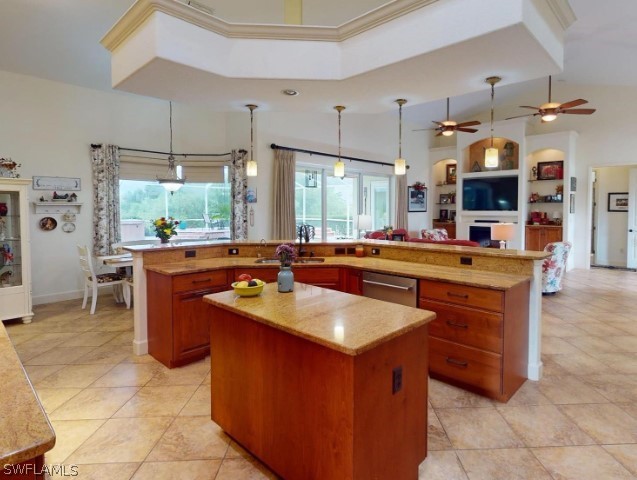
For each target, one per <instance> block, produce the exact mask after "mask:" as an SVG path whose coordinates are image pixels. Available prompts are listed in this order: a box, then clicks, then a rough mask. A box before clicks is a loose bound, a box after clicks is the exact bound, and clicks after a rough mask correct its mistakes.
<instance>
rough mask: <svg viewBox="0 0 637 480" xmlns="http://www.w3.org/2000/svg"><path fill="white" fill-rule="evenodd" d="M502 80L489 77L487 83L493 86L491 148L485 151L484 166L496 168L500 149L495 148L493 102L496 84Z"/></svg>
mask: <svg viewBox="0 0 637 480" xmlns="http://www.w3.org/2000/svg"><path fill="white" fill-rule="evenodd" d="M500 80H502V79H501V78H500V77H489V78H487V80H486V82H487V83H488V84H489V85H491V146H490V147H489V148H487V149H486V150H485V151H484V166H485V167H486V168H496V167H497V166H498V149H497V148H495V147H494V146H493V101H494V98H495V84H496V83H498V82H499V81H500Z"/></svg>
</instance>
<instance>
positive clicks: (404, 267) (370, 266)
mask: <svg viewBox="0 0 637 480" xmlns="http://www.w3.org/2000/svg"><path fill="white" fill-rule="evenodd" d="M256 260H257V259H256V258H255V257H234V258H228V257H221V258H208V259H201V260H189V261H184V262H177V263H168V264H159V265H148V266H146V267H145V268H146V269H147V270H150V271H152V272H157V273H161V274H163V275H183V274H187V273H197V272H205V271H207V270H215V269H222V268H235V267H242V268H250V269H254V270H255V272H256V271H258V269H260V268H279V265H278V264H260V263H255V261H256ZM325 267H349V268H356V269H359V270H367V271H370V272H379V273H389V274H394V275H400V276H403V277H410V278H417V279H428V280H439V281H447V282H454V283H457V284H461V285H468V286H477V287H483V288H491V289H495V290H507V289H509V288H511V287H514V286H515V285H517V284H519V283H521V282H526V281H528V280H529V278H530V277H527V276H524V275H514V274H509V273H494V272H488V271H484V270H470V269H465V268H459V267H445V266H440V265H428V264H423V263H411V262H404V261H400V260H386V259H383V258H373V257H362V258H359V257H351V256H341V257H325V262H324V263H311V264H307V263H306V264H294V266H293V269H296V268H325Z"/></svg>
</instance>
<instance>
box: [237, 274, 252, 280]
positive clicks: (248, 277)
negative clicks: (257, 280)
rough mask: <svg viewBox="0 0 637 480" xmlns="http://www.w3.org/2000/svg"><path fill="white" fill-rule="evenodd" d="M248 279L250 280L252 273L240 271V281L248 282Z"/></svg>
mask: <svg viewBox="0 0 637 480" xmlns="http://www.w3.org/2000/svg"><path fill="white" fill-rule="evenodd" d="M250 280H252V275H250V274H248V273H242V274H241V275H239V281H240V282H249V281H250Z"/></svg>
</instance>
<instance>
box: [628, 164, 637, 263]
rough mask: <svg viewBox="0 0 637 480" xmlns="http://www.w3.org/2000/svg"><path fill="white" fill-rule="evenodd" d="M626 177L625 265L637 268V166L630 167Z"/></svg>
mask: <svg viewBox="0 0 637 480" xmlns="http://www.w3.org/2000/svg"><path fill="white" fill-rule="evenodd" d="M628 179H629V180H628V232H627V238H628V239H627V243H626V266H627V267H628V268H637V168H631V169H630V174H629V177H628Z"/></svg>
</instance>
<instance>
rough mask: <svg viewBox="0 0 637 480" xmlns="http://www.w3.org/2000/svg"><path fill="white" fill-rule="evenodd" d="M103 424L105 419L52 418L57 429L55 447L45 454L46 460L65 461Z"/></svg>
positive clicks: (54, 427) (52, 423) (52, 422)
mask: <svg viewBox="0 0 637 480" xmlns="http://www.w3.org/2000/svg"><path fill="white" fill-rule="evenodd" d="M103 424H104V420H51V426H52V427H53V430H54V431H55V447H53V450H50V451H49V452H47V453H46V454H45V456H44V461H45V462H46V463H62V462H65V460H66V459H67V458H68V456H69V455H71V454H72V453H73V452H74V451H75V450H76V449H77V448H78V447H79V446H80V445H82V443H84V442H85V441H86V439H88V438H89V437H90V436H91V435H93V434H94V433H95V432H96V431H97V429H98V428H100V427H101V426H102V425H103ZM67 463H68V462H67Z"/></svg>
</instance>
